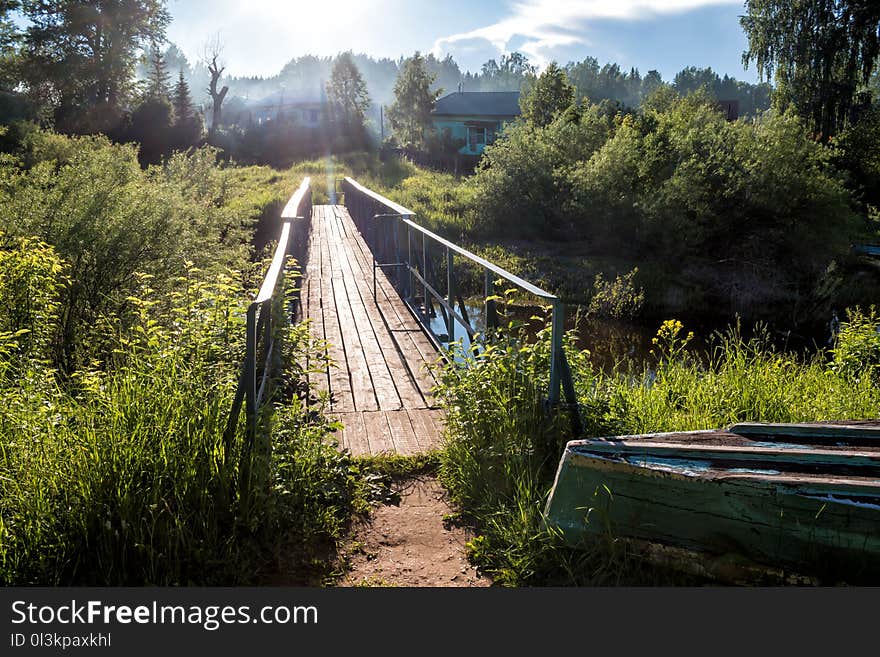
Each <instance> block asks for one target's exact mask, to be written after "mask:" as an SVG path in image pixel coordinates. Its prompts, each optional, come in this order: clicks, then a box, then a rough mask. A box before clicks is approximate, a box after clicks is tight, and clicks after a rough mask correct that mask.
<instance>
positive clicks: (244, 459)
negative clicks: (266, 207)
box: [223, 178, 312, 495]
mask: <svg viewBox="0 0 880 657" xmlns="http://www.w3.org/2000/svg"><path fill="white" fill-rule="evenodd" d="M311 212H312V190H311V180H310V178H305V179H304V180H303V181H302V183H301V184H300V186H299V188H298V189H297V190H296V192H294V193H293V195H292V196H291V197H290V200H289V201H288V202H287V205H286V206H285V208H284V210H283V211H282V213H281V220H282V225H281V233H280V234H279V237H278V244H277V246H276V247H275V253H274V254H273V256H272V263H271V264H270V265H269V269H268V271H267V272H266V275H265V277H264V278H263V283H262V284H261V285H260V290H259V292H258V294H257V296H256V298H255V299H254V300H253V301H252V302H251V303H250V304H249V305H248V308H247V313H246V315H247V323H246V329H245V331H246V333H245V358H244V362H243V363H242V367H241V375H240V377H239V381H238V387H237V388H236V391H235V398H234V399H233V402H232V409H231V410H230V413H229V418H228V420H227V422H226V430H225V432H224V434H223V436H224V443H225V446H226V458H227V459H228V458H230V456H231V454H232V443H233V440H234V438H235V433H236V429H237V427H238V420H239V417H240V415H241V409H242V405H244V409H245V418H246V420H247V430H246V442H245V445H244V447H243V449H242V454H241V461H240V462H241V468H240V482H239V483H240V488H241V491H242V494H243V495H244V494H246V491H247V490H249V489H248V482H249V479H250V476H251V470H250V467H251V457H252V455H253V451H254V443H255V441H256V435H257V421H258V416H259V411H260V407H261V405H262V403H263V400H264V397H265V396H266V390H267V388H268V387H269V381H270V380H271V376H272V369H273V364H274V363H275V361H276V360H277V354H276V352H275V340H274V332H273V311H275V307H274V306H275V305H276V303H277V302H278V301H279V300H280V299H281V297H279V289H280V286H279V283H280V281H281V280H282V279H283V276H284V271H285V266H286V263H287V255H288V253H289V251H290V245H291V235H292V232H293V230H294V228H295V226H294V223H295V222H296V223H297V224H298V223H299V222H301V221H305V220H306V219H308V218H310V217H311ZM261 348H262V349H261ZM260 350H262V352H263V354H262V357H259V356H258V353H259V351H260ZM259 365H262V371H261V372H260V371H258V370H259V369H260V368H259V367H258V366H259ZM258 380H259V387H258V386H257V381H258Z"/></svg>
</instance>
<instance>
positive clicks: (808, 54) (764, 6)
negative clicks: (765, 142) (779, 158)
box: [740, 0, 880, 139]
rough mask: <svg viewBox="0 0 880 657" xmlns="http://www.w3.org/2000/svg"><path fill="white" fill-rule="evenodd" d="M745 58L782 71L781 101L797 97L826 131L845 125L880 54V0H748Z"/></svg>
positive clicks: (813, 123)
mask: <svg viewBox="0 0 880 657" xmlns="http://www.w3.org/2000/svg"><path fill="white" fill-rule="evenodd" d="M746 9H747V14H746V15H745V16H742V17H741V18H740V23H741V24H742V26H743V29H745V31H746V34H747V35H748V39H749V47H748V50H747V51H746V52H744V53H743V63H744V64H745V65H746V66H748V64H749V63H750V62H752V61H754V62H755V64H756V65H757V68H758V73H759V75H761V76H762V78H763V77H764V76H765V75H766V77H767V78H768V79H769V78H770V77H771V76H772V75H773V73H774V72H775V73H776V81H777V88H778V91H777V94H776V99H775V101H776V102H777V104H778V105H780V106H782V107H785V106H787V105H792V106H793V107H794V108H795V110H796V111H797V112H798V113H799V114H800V115H801V116H803V117H804V118H806V119H807V121H808V122H809V124H810V127H811V128H812V130H813V131H814V132H815V133H817V134H818V136H820V137H821V138H823V139H827V138H828V137H830V136H832V135H834V134H835V133H836V132H837V131H838V130H839V129H840V128H842V127H844V126H845V125H846V124H847V122H848V120H849V114H850V111H851V109H852V107H853V105H854V103H855V102H856V96H857V94H858V92H859V88H860V87H861V86H864V85H866V84H867V82H868V79H869V78H870V76H871V71H872V70H873V69H874V66H875V64H876V61H877V56H878V54H880V3H878V2H876V1H875V0H747V3H746Z"/></svg>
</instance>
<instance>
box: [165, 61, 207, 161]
mask: <svg viewBox="0 0 880 657" xmlns="http://www.w3.org/2000/svg"><path fill="white" fill-rule="evenodd" d="M171 103H172V105H173V107H174V127H173V129H172V133H173V135H172V146H173V148H175V149H179V150H185V149H187V148H190V147H191V146H195V145H196V144H197V143H198V141H199V139H201V137H202V119H201V116H199V115H198V114H196V113H195V111H194V110H193V102H192V96H190V93H189V85H188V84H187V82H186V78H184V77H183V70H181V71H180V75H179V76H178V78H177V84H175V85H174V94H173V96H172V99H171Z"/></svg>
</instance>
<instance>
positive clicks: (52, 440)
mask: <svg viewBox="0 0 880 657" xmlns="http://www.w3.org/2000/svg"><path fill="white" fill-rule="evenodd" d="M246 299H247V295H246V293H245V289H244V288H243V287H242V285H241V283H240V282H238V281H237V280H236V278H235V277H234V276H233V275H231V274H230V275H225V276H222V277H220V278H218V279H215V280H211V281H204V280H200V279H192V280H183V281H180V286H179V288H178V291H177V292H176V293H174V294H173V295H172V296H171V297H170V298H169V297H167V296H164V295H156V294H152V293H150V292H149V291H147V290H145V291H144V293H143V296H142V297H140V298H138V299H136V300H135V299H133V300H132V301H133V303H135V305H136V307H137V308H138V311H137V313H138V317H137V318H135V319H134V320H133V322H132V323H131V328H130V329H129V330H126V331H124V332H123V333H121V334H117V335H108V336H107V338H106V339H107V342H108V343H113V344H115V349H114V350H113V354H114V355H113V362H112V363H109V364H106V363H105V364H103V365H102V366H100V367H95V368H93V369H89V370H81V371H79V372H77V373H76V374H75V376H74V377H73V378H72V380H71V381H70V382H68V383H65V384H62V383H59V382H58V381H57V380H56V379H55V377H54V376H53V373H52V371H51V370H49V369H48V368H47V367H46V365H45V361H41V360H39V359H36V358H31V357H30V356H29V355H28V354H24V353H22V352H21V350H20V349H17V348H16V345H15V344H13V343H12V341H11V339H10V338H9V337H8V336H7V339H6V341H5V343H4V347H5V348H4V349H0V354H2V356H0V400H2V405H3V409H4V410H3V412H2V414H0V581H2V582H3V583H4V584H6V585H10V584H43V585H70V584H91V585H142V584H152V585H186V584H201V585H205V584H244V583H256V582H258V581H260V579H261V578H262V577H267V576H269V575H271V573H272V572H273V571H274V570H275V569H277V568H278V567H279V565H280V564H282V563H283V564H284V566H285V567H286V568H288V569H292V572H296V573H301V574H302V576H303V577H306V575H307V574H308V573H309V572H311V571H313V570H314V569H315V563H314V562H315V559H316V558H318V557H319V556H321V558H323V555H324V554H325V553H326V552H327V551H328V550H329V551H332V549H333V546H334V544H335V541H336V540H337V539H338V538H339V537H340V536H341V533H342V531H343V528H344V526H345V524H346V523H347V522H348V519H349V518H350V516H351V514H352V513H354V512H357V511H363V510H365V509H366V498H365V488H364V486H363V484H362V479H361V477H360V475H359V471H358V469H357V467H356V466H355V464H354V462H353V461H352V459H351V458H349V457H347V456H345V455H343V454H341V453H339V452H338V451H337V450H336V449H335V448H334V447H333V446H332V445H331V444H328V442H327V435H328V432H329V428H330V427H329V425H328V423H327V421H326V420H324V419H323V418H322V417H321V416H320V415H317V416H316V415H314V414H310V413H306V409H304V408H303V407H302V405H301V403H300V401H299V399H297V398H287V399H285V398H283V397H280V398H278V399H277V402H278V403H279V404H280V405H279V406H278V407H277V408H276V410H275V412H274V414H272V415H271V416H267V417H266V418H264V424H263V426H262V429H261V432H260V435H261V436H264V437H265V440H266V441H268V442H270V444H271V453H270V454H269V456H268V461H266V457H265V455H263V454H261V453H260V451H259V450H253V451H250V450H248V449H246V442H245V440H244V432H243V430H242V429H243V427H242V428H241V429H240V430H239V432H238V433H237V435H236V437H235V439H234V441H233V442H232V444H230V445H227V444H226V443H225V442H224V440H223V433H224V429H225V426H226V421H227V417H228V414H229V408H230V404H231V400H232V397H233V395H234V391H235V386H236V383H237V378H238V372H239V366H240V363H241V357H242V350H243V315H242V311H243V309H244V305H245V304H246ZM162 306H165V307H166V308H167V310H166V311H165V317H166V318H169V319H170V318H173V321H171V322H169V323H163V322H161V321H157V319H156V318H157V317H159V319H163V317H161V316H157V314H156V312H155V309H156V308H158V307H162ZM108 327H109V328H108V330H110V331H113V330H114V329H115V326H114V325H112V324H108ZM279 337H280V338H281V339H282V340H284V343H285V348H284V354H285V356H284V360H285V362H286V363H287V368H286V371H287V372H288V376H293V377H295V376H296V372H295V365H294V364H295V362H296V361H298V360H301V357H302V356H303V355H304V354H305V353H306V352H307V351H309V350H310V349H312V348H313V346H312V344H311V339H310V338H309V337H308V334H307V332H305V330H304V328H303V327H293V328H290V329H289V330H288V331H285V332H284V334H283V335H280V336H279ZM13 373H14V374H15V376H12V374H13ZM282 387H283V386H279V387H278V389H279V390H280V389H281V388H282ZM260 461H262V463H261V462H260ZM245 464H247V465H248V467H249V469H250V471H251V472H255V473H258V474H257V475H256V476H254V477H253V478H252V479H251V480H250V482H249V483H247V484H242V482H241V481H240V479H241V476H242V472H243V467H244V466H245ZM258 466H259V467H258ZM282 548H284V550H283V551H284V552H286V554H284V555H283V559H282V558H281V556H282ZM288 575H289V574H288Z"/></svg>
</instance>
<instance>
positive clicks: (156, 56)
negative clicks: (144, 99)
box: [147, 48, 170, 100]
mask: <svg viewBox="0 0 880 657" xmlns="http://www.w3.org/2000/svg"><path fill="white" fill-rule="evenodd" d="M169 87H170V82H169V75H168V67H167V66H165V57H164V56H163V55H162V53H161V51H159V49H158V48H154V49H153V54H152V56H151V58H150V77H149V80H148V86H147V96H148V97H150V98H152V99H154V100H155V99H159V98H168V96H169Z"/></svg>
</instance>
